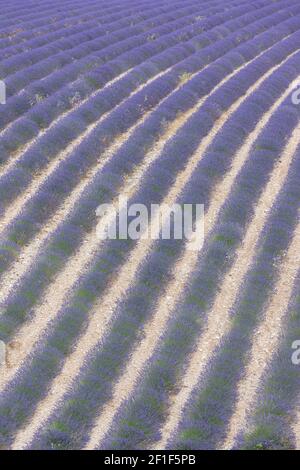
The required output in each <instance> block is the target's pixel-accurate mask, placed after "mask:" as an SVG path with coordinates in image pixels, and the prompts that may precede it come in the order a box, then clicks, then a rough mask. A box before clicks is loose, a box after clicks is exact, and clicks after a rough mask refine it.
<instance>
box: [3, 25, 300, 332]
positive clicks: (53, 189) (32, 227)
mask: <svg viewBox="0 0 300 470" xmlns="http://www.w3.org/2000/svg"><path fill="white" fill-rule="evenodd" d="M261 25H264V21H263V20H260V21H259V22H258V24H257V29H255V30H254V31H257V32H259V31H260V30H261ZM296 25H297V20H296V21H294V20H289V22H288V24H287V29H286V28H285V27H284V25H283V27H282V32H280V33H279V36H278V35H277V34H274V35H273V34H271V33H270V34H268V33H265V34H264V40H265V45H264V47H265V48H267V47H269V46H270V45H272V44H273V43H274V41H277V39H281V38H282V37H285V36H286V35H287V34H288V33H289V32H290V31H291V29H290V28H292V30H293V29H294V28H297V26H296ZM237 34H238V35H239V36H238V37H239V39H237V40H238V41H240V33H237ZM244 34H245V38H247V37H248V34H249V33H248V32H247V31H245V33H244ZM253 34H254V33H253ZM235 38H236V35H235V36H234V37H233V38H230V37H229V38H228V40H224V43H225V44H224V46H225V47H226V46H227V42H228V46H227V49H228V48H229V49H231V48H232V47H234V46H235V44H236V43H235V42H234V41H236V39H235ZM258 41H259V42H258V44H260V41H261V37H260V36H259V39H258ZM293 47H294V46H293ZM207 49H208V51H207V52H210V54H209V55H208V54H207V52H206V50H205V49H204V51H203V52H200V53H198V54H197V56H196V55H195V54H194V55H193V56H192V57H191V58H190V59H189V60H187V61H185V62H184V63H182V64H180V65H179V66H178V68H177V69H176V68H175V69H174V70H172V71H171V72H170V73H169V74H168V75H166V76H165V77H162V78H161V79H160V81H159V82H158V83H157V82H153V84H151V85H150V86H149V87H147V88H146V89H145V90H142V91H141V92H140V93H138V94H137V95H134V96H133V97H132V98H131V99H130V100H128V101H126V102H125V103H124V105H123V106H122V107H120V108H119V109H117V110H115V111H114V112H113V113H112V114H111V115H110V116H108V117H107V119H106V120H105V121H103V122H102V123H101V125H100V126H99V128H96V130H95V131H94V132H93V133H92V134H91V136H90V137H89V138H88V139H87V140H86V141H84V142H83V143H82V144H81V145H80V146H79V147H78V148H77V149H76V150H75V151H74V152H73V153H72V154H71V155H70V157H69V158H68V159H67V160H66V162H63V163H62V164H61V165H60V167H59V168H58V169H57V171H56V172H55V173H54V175H53V176H54V177H52V178H51V180H49V181H47V182H46V183H45V184H44V185H43V187H42V188H41V189H40V191H39V192H38V193H37V194H36V195H35V197H34V198H33V200H32V201H31V202H30V204H29V205H28V207H26V208H25V210H24V211H23V213H22V215H21V217H18V218H17V220H16V221H15V223H13V224H12V226H11V227H10V229H9V230H8V231H7V233H6V240H5V241H4V242H3V244H2V259H1V271H2V272H3V273H4V272H5V269H7V267H8V266H9V265H10V264H11V263H12V262H13V260H14V259H16V257H17V256H18V253H19V252H20V249H21V248H22V246H24V245H26V244H27V243H28V242H29V241H30V240H31V239H32V237H33V236H34V235H35V234H36V233H37V231H38V230H39V229H40V227H41V224H42V223H43V222H45V221H46V220H47V218H48V217H49V216H50V215H51V212H54V210H55V208H56V207H57V206H58V204H59V203H61V202H62V200H63V197H66V196H67V194H68V193H69V192H70V191H71V190H72V188H74V186H75V183H76V182H77V181H79V179H80V177H81V176H82V170H83V168H84V167H83V165H84V164H85V165H86V168H87V167H88V165H92V164H93V162H95V161H96V162H97V158H98V155H99V144H98V142H99V141H100V138H102V139H105V138H107V137H108V136H111V137H110V138H109V139H108V142H107V143H106V145H105V144H103V150H105V148H107V146H108V145H109V143H111V142H112V140H113V137H114V135H115V133H116V132H117V134H118V132H119V130H120V129H124V131H125V130H126V128H128V127H129V126H130V124H133V123H134V122H135V121H136V120H137V119H138V118H139V117H140V116H141V114H142V113H143V112H144V111H145V106H146V104H145V96H148V95H149V88H150V90H154V91H155V93H153V91H152V93H151V97H152V99H151V101H149V103H148V104H147V106H148V109H149V110H151V109H153V106H154V105H155V104H158V103H159V101H160V99H161V98H162V97H163V96H167V95H168V94H169V93H170V92H171V91H172V90H173V89H174V88H175V86H176V85H177V83H178V78H180V77H181V75H182V73H183V72H184V71H188V72H192V71H194V72H195V71H197V70H198V69H199V68H200V69H201V68H202V67H203V66H205V63H206V62H207V60H210V59H208V58H209V57H210V56H212V58H214V57H215V58H217V57H218V56H220V55H221V53H220V49H221V48H220V42H219V41H218V42H217V43H216V44H215V45H213V46H211V47H208V48H207ZM221 50H222V49H221ZM224 50H226V49H224ZM292 50H294V49H293V48H292ZM213 52H214V55H212V53H213ZM257 52H258V51H257V49H256V48H255V46H254V47H253V49H251V50H250V51H248V55H249V54H250V55H249V58H251V57H252V58H253V57H255V55H256V54H257ZM234 62H236V60H234ZM234 66H235V67H237V66H238V63H236V64H234ZM229 71H230V69H229ZM205 74H207V78H208V79H207V82H206V83H205V82H203V83H204V85H203V84H202V80H203V77H205V76H206V75H205ZM226 74H227V70H226V69H225V70H220V71H218V70H216V71H215V68H214V67H212V69H211V73H210V70H205V71H204V73H203V74H201V73H200V75H199V76H198V78H195V81H194V82H193V81H191V82H190V83H187V84H186V85H185V86H183V87H182V89H181V90H180V93H176V94H175V95H172V96H170V98H169V101H167V102H166V104H165V111H163V109H164V108H162V112H161V114H159V116H161V117H162V118H163V119H158V120H157V119H156V116H157V114H154V115H153V116H152V117H151V120H150V122H151V124H150V126H149V130H151V132H149V135H150V136H151V135H152V133H153V126H154V125H155V126H157V125H158V124H157V122H159V127H158V129H157V131H156V132H155V133H153V136H152V137H151V140H149V143H148V147H149V146H150V145H151V143H153V142H154V141H155V138H156V137H157V136H158V135H159V133H161V132H162V130H163V128H164V126H163V125H164V124H165V123H167V122H168V121H169V122H172V119H174V118H175V117H176V114H177V112H183V111H185V110H188V109H189V108H190V107H191V106H193V105H194V104H195V103H196V102H197V99H199V98H200V97H201V96H203V95H205V93H206V92H209V91H210V90H211V89H212V87H211V85H212V84H214V85H216V84H217V83H218V81H220V80H222V79H223V78H224V77H226ZM213 77H214V78H213ZM197 83H200V84H202V86H201V88H200V89H199V90H198V91H197ZM158 84H159V86H158ZM203 86H205V88H203ZM114 88H115V87H114ZM121 90H122V87H121ZM121 90H120V93H121ZM185 90H187V92H185ZM189 90H190V91H189ZM180 95H181V98H180ZM107 96H108V97H111V99H112V95H111V94H108V95H107ZM95 101H96V99H95ZM100 103H101V101H100ZM139 103H142V105H143V107H142V109H140V108H139V107H137V104H139ZM128 108H129V109H132V112H131V114H132V116H129V117H130V121H129V117H128V121H125V122H124V120H123V113H124V109H125V110H126V109H128ZM170 113H171V114H170ZM116 123H118V126H116ZM139 135H140V137H139V139H137V144H135V139H133V143H134V144H133V145H134V148H135V149H137V148H139V147H140V149H143V148H144V145H145V144H144V143H143V142H144V140H145V132H143V127H142V128H141V131H140V134H139ZM56 140H58V139H57V136H56ZM49 142H53V140H52V139H51V140H50V141H49ZM95 142H97V145H95ZM52 147H53V148H55V146H54V145H53V143H52ZM43 150H44V152H45V148H44V149H43ZM126 151H128V147H127V148H125V152H126ZM29 155H30V153H29ZM33 155H34V156H36V159H35V161H37V162H38V163H39V164H42V163H43V160H42V158H43V155H42V153H39V152H37V153H36V154H33ZM82 155H84V159H83V158H82ZM123 155H124V152H122V153H121V154H120V155H116V156H115V157H114V159H113V160H112V165H113V167H111V166H108V171H110V172H111V171H116V169H115V170H114V166H115V167H116V168H117V166H116V165H119V163H117V162H120V161H125V162H127V160H128V159H125V160H123V159H122V156H123ZM24 157H26V154H25V155H24ZM136 158H137V159H140V161H142V158H143V153H141V151H139V153H137V154H136ZM29 162H30V160H29ZM114 162H116V163H114ZM135 162H136V163H137V162H138V160H135ZM127 165H128V163H127ZM35 169H36V167H35ZM68 169H70V171H68ZM128 172H129V169H126V168H125V173H124V169H123V170H122V173H121V174H120V176H121V177H122V175H124V174H125V175H126V173H128ZM76 178H77V179H76ZM106 180H107V176H105V178H103V180H102V181H106ZM10 181H11V180H10ZM28 182H29V178H28ZM120 182H121V181H120ZM97 184H98V187H99V182H98V183H97ZM94 187H95V188H97V186H94ZM59 188H61V190H60V191H59ZM17 189H18V187H17ZM13 191H16V187H15V185H14V186H13V187H11V186H10V185H7V187H6V189H5V191H3V195H4V197H5V193H6V197H9V193H10V194H11V193H12V192H13ZM106 191H107V190H106ZM98 192H99V203H100V201H101V199H100V198H101V197H102V196H101V192H100V191H99V190H98ZM11 200H12V198H11ZM46 201H47V202H46ZM46 208H47V210H45V209H46ZM82 212H83V211H81V212H80V215H79V217H77V218H76V219H75V221H76V222H75V223H74V222H70V221H68V224H67V226H69V227H72V233H74V237H72V238H74V242H72V243H71V240H70V242H69V243H68V252H67V253H62V254H61V256H62V259H61V262H59V266H60V265H61V263H62V264H63V263H64V262H65V261H66V258H67V257H68V256H70V254H71V253H72V252H74V250H75V249H76V247H77V246H78V243H79V242H80V240H82V239H83V238H84V234H85V233H88V232H89V231H90V230H91V226H90V224H91V221H92V220H93V219H94V213H93V211H91V210H89V211H87V210H86V209H85V212H86V214H85V215H83V214H82ZM83 217H84V218H83ZM84 220H88V221H89V224H84V222H83V221H84ZM79 221H81V222H79ZM75 227H76V230H75ZM79 227H80V228H79ZM78 231H79V233H78ZM68 232H70V229H68V230H67V233H68ZM75 233H77V235H76V237H75ZM63 234H64V230H62V232H61V236H60V238H59V239H58V240H56V242H55V243H54V244H53V247H54V253H55V254H56V256H58V255H57V246H59V244H60V243H59V240H63V239H64V238H65V236H64V235H63ZM61 237H62V238H61ZM75 240H76V241H75ZM52 258H53V256H52V250H51V249H50V251H49V259H52ZM47 265H48V262H47V260H46V261H44V263H43V266H47ZM59 266H57V267H53V271H52V270H50V272H49V267H48V268H47V269H45V268H44V269H42V272H43V271H44V270H45V271H46V272H47V273H48V277H47V279H45V285H48V284H49V281H50V279H51V277H53V275H54V274H55V272H57V269H58V267H59ZM38 278H39V279H41V277H40V274H39V275H38ZM31 279H32V278H31ZM30 284H32V282H31V281H30V280H29V281H28V283H26V285H30ZM39 285H40V290H42V286H43V283H42V282H41V281H40V283H39ZM30 291H31V289H30ZM26 292H27V291H26V289H25V291H24V290H22V291H21V296H20V297H19V298H22V297H23V296H24V295H25V297H29V295H26V294H25V293H26ZM36 294H37V293H36ZM30 297H32V296H30ZM36 300H37V299H36V296H34V297H33V298H32V302H33V303H31V306H30V308H32V306H33V304H34V303H35V302H36ZM21 304H23V306H22V308H21V310H22V312H23V313H22V314H21V317H23V316H24V312H26V311H27V307H29V305H27V304H26V305H25V304H24V303H23V302H21ZM11 305H12V307H11V308H9V309H8V311H9V315H8V318H9V319H10V322H11V323H12V324H13V323H14V316H15V317H16V318H17V317H18V311H19V309H18V308H16V304H15V302H12V303H11ZM12 312H15V314H14V315H12ZM2 322H3V323H2V327H1V331H2V332H3V334H4V330H6V328H4V324H5V322H6V316H5V315H4V316H2Z"/></svg>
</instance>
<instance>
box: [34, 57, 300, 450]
mask: <svg viewBox="0 0 300 470" xmlns="http://www.w3.org/2000/svg"><path fill="white" fill-rule="evenodd" d="M298 61H299V57H297V56H295V58H293V59H292V60H291V63H290V64H289V65H287V68H286V69H285V70H284V67H283V68H282V70H280V71H279V72H278V74H277V75H278V77H276V76H275V74H274V77H272V78H271V79H270V80H269V83H267V82H266V83H265V85H264V86H263V87H262V89H261V90H260V92H259V93H257V95H255V96H253V97H251V98H250V99H249V100H247V102H246V103H244V105H243V106H242V107H241V108H240V111H239V113H237V115H236V116H234V118H233V119H232V123H231V122H230V121H229V122H228V124H227V125H226V128H225V129H224V131H223V132H222V135H220V137H219V138H218V139H217V140H216V141H215V142H214V144H213V147H212V149H211V151H209V152H208V154H207V160H206V158H205V159H204V160H203V162H201V164H200V165H199V169H201V172H200V173H199V175H197V173H195V176H194V177H193V179H192V181H191V184H190V188H192V192H193V197H195V188H199V189H200V190H201V196H202V197H204V195H205V194H207V192H208V191H207V181H206V180H207V173H208V171H205V167H206V168H207V170H209V174H211V173H215V172H217V170H216V168H217V167H218V166H220V168H221V169H223V168H224V164H225V165H226V166H227V165H228V163H227V162H225V161H224V159H225V158H226V159H227V158H228V155H227V152H228V153H229V154H231V155H232V153H231V152H232V151H233V152H235V151H236V150H237V148H238V147H239V146H240V145H241V139H242V136H243V135H247V133H248V132H249V131H250V132H251V128H252V127H253V125H254V123H255V122H257V121H258V120H259V118H260V115H261V113H262V111H265V110H266V109H265V108H264V107H265V106H266V107H268V106H269V107H270V106H271V105H272V103H273V102H274V99H276V94H277V93H279V94H280V93H282V92H283V91H284V90H285V89H286V87H287V85H288V82H290V81H291V80H292V79H293V78H295V77H297V76H298V75H299V66H298V65H297V62H298ZM291 65H292V67H291ZM287 71H288V73H286V72H287ZM289 74H290V75H289ZM271 84H272V85H271ZM271 89H272V90H273V92H270V90H271ZM275 89H276V93H274V91H275ZM273 93H274V94H273ZM262 103H263V104H262ZM259 106H261V109H259ZM297 114H298V113H296V112H295V108H294V107H293V106H292V105H290V97H289V98H288V99H287V100H286V102H285V103H284V105H282V107H281V108H280V109H279V110H278V111H277V113H276V114H274V116H273V117H272V119H271V121H270V122H269V124H268V126H267V127H266V129H265V130H264V131H263V133H262V134H261V136H260V137H259V138H258V140H257V141H256V142H255V143H254V144H253V147H252V152H251V158H250V159H249V161H248V162H247V164H246V165H245V167H244V168H243V171H242V173H241V174H240V175H239V177H238V181H237V183H236V185H235V190H234V191H233V193H232V194H231V196H230V199H229V201H228V202H226V205H225V207H224V211H223V212H222V214H221V216H220V218H219V220H218V223H217V225H216V229H215V230H214V232H213V234H212V235H211V237H210V238H209V240H208V241H207V242H206V246H205V249H204V252H203V255H202V258H201V262H200V267H199V269H198V271H197V272H196V273H195V275H194V280H193V282H192V283H191V285H190V286H189V288H188V289H187V291H186V295H185V300H184V301H182V302H181V303H180V305H179V306H178V307H177V309H176V312H174V315H173V317H172V319H171V321H170V322H169V325H168V328H166V333H165V334H164V336H163V338H162V340H161V341H160V347H159V348H158V350H157V352H156V354H155V356H154V357H153V359H152V361H151V363H150V365H149V366H148V368H147V370H146V371H145V378H144V381H143V382H142V384H141V385H140V386H139V390H138V392H136V393H135V395H134V397H131V399H130V401H129V402H128V404H127V406H126V407H124V406H123V407H122V412H121V413H120V415H119V417H118V419H117V420H116V422H115V429H114V432H113V433H110V436H109V437H108V438H107V440H106V442H104V444H103V446H104V447H105V448H131V449H134V448H139V447H144V446H147V445H149V442H153V441H155V440H156V439H157V438H158V436H159V429H160V427H161V426H162V424H163V422H164V419H165V417H166V414H167V411H168V406H169V401H168V399H169V396H170V394H174V393H175V391H176V386H177V383H178V379H179V377H180V376H181V375H182V374H183V372H184V370H185V366H186V358H187V357H188V356H189V354H190V353H191V352H192V351H193V350H194V347H195V343H196V341H197V338H198V337H199V333H200V332H201V328H202V326H203V324H204V323H205V315H206V313H207V312H208V311H209V309H210V307H211V305H212V303H213V299H214V298H215V296H216V294H217V292H218V286H219V285H220V282H221V280H222V278H224V275H225V274H226V272H228V270H229V267H230V266H231V264H232V261H233V259H234V253H235V250H236V247H237V246H239V244H240V243H241V241H242V239H243V235H244V233H245V230H246V227H247V225H248V223H249V221H250V220H251V215H252V212H253V207H254V206H255V202H256V201H257V199H258V197H259V195H260V192H261V190H262V188H263V186H264V185H265V183H266V181H267V179H268V176H269V175H270V172H271V170H272V168H273V167H274V164H275V162H276V161H278V160H279V159H280V156H281V152H282V149H283V146H284V142H285V140H286V138H288V137H289V136H290V135H291V132H292V130H293V128H294V127H295V126H296V125H297V123H298V121H299V116H298V115H297ZM270 142H272V146H271V145H270ZM220 145H221V146H222V147H220ZM220 148H222V151H221V152H220ZM223 152H225V153H223ZM216 163H218V165H216ZM297 165H299V162H297V161H296V162H295V165H294V166H295V167H297ZM294 171H295V168H292V169H291V172H290V180H289V184H288V185H287V187H286V188H285V189H284V190H283V192H282V195H281V198H280V201H279V202H278V208H276V210H274V212H275V214H274V216H273V218H272V220H270V221H269V223H268V226H267V227H266V229H265V233H264V236H265V234H268V238H267V239H266V240H265V241H264V245H263V246H262V248H261V253H259V254H258V263H259V265H258V266H257V265H256V266H255V267H254V268H253V272H251V274H250V275H249V279H250V280H249V283H251V286H250V284H249V287H248V286H247V287H248V288H247V289H246V291H245V294H243V303H242V304H241V305H240V308H239V310H238V311H237V312H235V313H234V317H235V321H234V329H233V330H232V331H231V333H230V335H229V336H228V337H227V338H226V340H225V341H224V343H222V345H221V347H220V350H219V351H218V355H217V357H216V358H215V359H214V360H213V361H212V364H210V367H209V369H208V370H207V372H206V377H205V379H202V381H201V386H199V387H200V390H196V391H195V393H194V395H193V397H192V398H191V400H190V403H189V404H188V406H187V407H186V409H185V411H184V413H183V416H184V419H183V423H182V424H181V426H180V429H179V432H178V435H177V436H175V437H174V439H173V441H172V442H170V443H169V445H170V448H182V449H199V448H206V449H207V448H215V447H216V445H217V444H219V443H220V441H221V439H222V438H224V435H225V433H226V424H227V423H228V418H229V417H230V412H231V411H232V407H233V405H234V400H235V398H236V383H237V381H238V379H239V378H240V376H241V374H242V373H243V357H245V355H246V353H247V351H248V348H249V342H250V340H251V337H252V333H253V329H254V327H255V322H257V321H258V320H259V318H260V314H261V311H262V308H263V305H264V304H265V302H266V299H267V298H268V297H269V295H270V294H271V293H272V286H273V284H274V282H275V279H276V275H277V269H276V266H277V265H276V263H274V260H276V257H277V256H278V255H279V254H280V253H281V252H282V250H284V249H285V248H286V247H287V245H288V242H289V238H290V235H291V233H292V232H293V229H294V228H295V224H296V221H297V218H296V213H297V211H298V207H299V187H298V188H297V193H296V194H295V191H296V187H297V186H296V185H297V183H296V178H295V174H294ZM202 190H205V193H202ZM187 194H188V193H187ZM291 196H292V201H291V200H290V197H291ZM201 200H202V199H201ZM287 202H289V211H288V212H287ZM280 218H281V220H280ZM282 219H283V220H284V223H285V232H284V233H283V231H282V230H280V229H279V228H278V227H282V225H280V224H279V222H281V224H282ZM278 224H279V225H278ZM274 233H275V235H274ZM262 238H263V237H262ZM260 263H261V264H260ZM262 275H265V278H266V279H264V281H265V282H264V283H262V282H261V281H262V279H261V276H262ZM258 281H259V282H258ZM243 291H244V290H243ZM244 295H245V297H244ZM241 302H242V301H241ZM236 308H238V307H236ZM90 380H91V376H90ZM88 390H89V391H90V389H89V387H86V388H85V387H84V386H82V387H81V390H80V391H79V393H77V395H75V394H74V395H75V397H76V398H77V400H80V399H82V398H83V399H84V397H85V393H87V391H88ZM74 395H72V394H70V403H69V406H68V405H67V406H66V408H65V410H64V414H61V415H60V419H62V422H66V421H65V419H66V418H67V419H68V421H67V422H69V423H70V424H72V429H73V424H74V423H75V422H76V417H77V416H78V413H77V411H76V412H75V408H74V407H73V403H72V401H71V400H72V399H74V398H75V397H74ZM87 396H89V395H87ZM77 403H78V402H77ZM89 404H90V402H89ZM260 416H261V415H260ZM60 422H61V421H59V423H60ZM53 433H54V434H53ZM53 435H54V438H55V423H54V426H53V428H52V430H51V427H50V431H49V432H48V435H46V437H47V439H48V441H47V442H48V445H49V441H50V442H51V439H52V437H53ZM43 444H45V442H44V443H43Z"/></svg>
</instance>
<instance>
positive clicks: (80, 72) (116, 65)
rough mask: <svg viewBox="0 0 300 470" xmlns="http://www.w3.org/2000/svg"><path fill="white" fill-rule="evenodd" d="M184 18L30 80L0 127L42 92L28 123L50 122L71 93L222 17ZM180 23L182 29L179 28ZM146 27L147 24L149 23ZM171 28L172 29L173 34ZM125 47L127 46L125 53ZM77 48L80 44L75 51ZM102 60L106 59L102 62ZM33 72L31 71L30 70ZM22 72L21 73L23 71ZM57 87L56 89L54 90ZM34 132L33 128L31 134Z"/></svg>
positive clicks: (93, 86) (92, 87) (79, 95)
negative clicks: (39, 79)
mask: <svg viewBox="0 0 300 470" xmlns="http://www.w3.org/2000/svg"><path fill="white" fill-rule="evenodd" d="M201 11H202V10H200V11H199V12H200V13H201ZM247 11H249V10H248V9H246V11H245V12H247ZM181 13H182V15H183V13H184V11H181ZM291 14H292V12H291ZM237 16H238V12H237ZM230 17H232V14H229V13H228V18H230ZM193 18H194V17H193ZM184 21H185V20H184V18H182V19H180V20H179V21H178V22H176V20H174V21H173V22H172V23H171V25H168V26H167V30H165V27H164V26H162V27H160V28H158V29H156V28H154V30H153V29H152V30H151V34H154V35H155V34H159V35H160V36H161V37H160V38H159V37H158V38H157V39H156V37H155V36H154V37H153V38H152V39H154V40H153V41H152V40H151V41H150V43H149V41H148V39H149V34H150V33H147V34H146V33H145V34H143V35H142V37H141V38H140V40H139V39H138V38H139V36H137V37H136V38H133V40H127V41H125V44H124V42H123V41H122V44H121V45H119V44H116V45H115V46H111V47H109V48H104V51H102V50H101V43H100V50H101V52H100V53H99V54H100V55H99V56H98V54H96V53H97V48H96V49H95V50H94V51H93V52H92V53H91V58H89V54H88V53H87V51H85V57H84V58H83V59H82V60H81V61H80V60H78V61H77V62H76V64H70V65H66V66H65V68H64V69H63V70H61V71H55V72H54V73H53V74H51V75H50V76H49V77H48V78H46V77H45V78H44V80H43V82H42V84H38V85H34V84H33V85H32V86H29V87H28V88H27V89H26V90H25V91H24V92H23V93H22V95H21V96H16V97H13V98H11V100H8V103H7V112H6V115H5V116H3V117H2V124H1V127H2V128H4V127H5V126H7V125H8V124H10V123H11V122H13V121H14V120H15V119H17V118H18V117H20V116H22V115H23V114H25V113H26V112H27V111H28V110H30V108H31V107H32V105H33V104H34V103H36V101H37V99H38V98H37V97H39V96H43V97H44V96H45V97H46V99H45V100H44V101H43V102H42V103H36V106H35V109H34V111H35V113H36V114H34V116H33V117H32V116H31V114H27V115H26V117H27V118H29V119H30V121H33V122H32V125H35V126H41V127H42V128H44V127H46V126H47V125H49V124H50V123H51V122H52V120H53V119H54V116H55V117H56V118H57V117H59V115H60V114H61V113H63V112H65V111H67V110H69V109H71V108H72V105H73V106H74V95H75V97H76V100H75V104H76V103H77V104H78V103H79V102H80V101H81V100H82V99H84V98H87V97H88V96H89V95H90V94H91V93H92V92H94V91H96V90H98V89H99V87H103V86H104V85H105V84H106V83H107V82H108V81H110V80H112V79H114V78H116V77H117V76H118V75H119V74H120V73H122V72H125V71H127V70H129V69H130V68H131V67H134V66H136V65H138V64H140V63H141V62H143V61H145V60H147V59H148V58H150V57H151V56H152V55H155V54H159V53H160V52H162V51H164V50H167V48H171V47H172V46H175V45H176V44H179V43H180V42H181V41H184V40H186V41H187V40H188V39H190V38H192V37H193V36H195V35H197V34H199V33H201V32H202V31H203V28H204V27H205V29H211V28H212V27H213V26H216V25H218V24H221V23H222V18H221V17H220V16H219V15H214V16H213V22H212V24H211V21H212V20H210V22H209V23H208V22H207V21H206V22H198V24H195V26H194V28H191V29H190V28H189V27H186V28H185V29H184ZM186 21H187V23H189V22H191V21H193V19H192V18H189V17H188V19H187V20H186ZM165 22H166V23H168V20H167V19H165ZM173 23H174V24H173ZM180 27H182V28H183V29H182V30H181V29H180ZM148 28H151V26H150V25H149V24H148ZM178 29H179V30H178ZM176 30H178V31H176ZM149 31H150V30H149ZM172 31H174V33H173V34H172ZM127 35H128V31H127ZM138 41H139V42H138ZM99 42H100V40H99ZM199 47H200V46H199ZM75 49H77V48H75ZM126 49H127V50H128V52H127V53H126ZM131 49H132V50H131ZM79 52H80V48H79V51H78V53H79ZM79 56H80V54H79ZM79 56H78V55H75V58H77V59H79ZM106 62H109V63H108V64H107V65H106V66H105V63H106ZM33 69H34V67H33ZM91 69H92V70H91ZM33 73H35V71H34V70H33ZM22 75H24V73H23V74H22ZM25 75H26V74H25ZM19 79H20V80H21V82H20V86H21V87H22V86H24V85H25V83H26V82H27V83H28V80H29V79H28V78H27V77H26V76H25V78H23V77H19ZM24 80H25V82H24ZM60 88H62V90H60ZM58 90H59V93H55V92H57V91H58ZM58 104H59V106H58ZM48 113H50V116H49V118H48V119H47V120H46V121H45V119H46V118H45V115H47V114H48ZM18 124H19V122H18V121H17V123H16V125H18ZM28 124H30V123H28ZM36 134H37V131H36V132H35V134H34V135H36ZM25 139H26V138H23V140H24V142H23V143H25V142H26V141H27V140H28V138H27V140H25ZM7 145H8V144H7ZM2 147H4V150H5V146H4V144H3V146H2Z"/></svg>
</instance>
